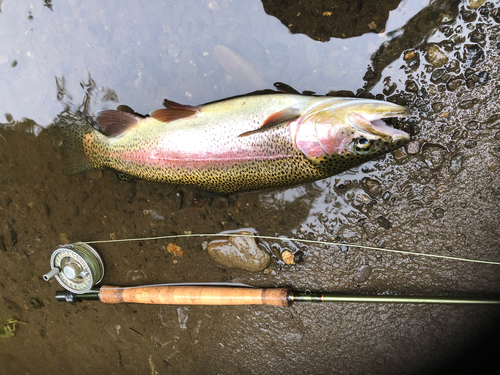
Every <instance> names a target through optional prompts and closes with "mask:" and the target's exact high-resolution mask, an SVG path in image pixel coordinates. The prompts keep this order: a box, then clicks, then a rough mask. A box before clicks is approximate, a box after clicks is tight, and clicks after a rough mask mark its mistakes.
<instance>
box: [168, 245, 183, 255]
mask: <svg viewBox="0 0 500 375" xmlns="http://www.w3.org/2000/svg"><path fill="white" fill-rule="evenodd" d="M167 251H168V252H169V253H170V254H172V255H174V256H176V257H181V256H182V255H183V254H184V251H182V249H181V247H180V246H177V245H176V244H174V243H169V244H168V245H167Z"/></svg>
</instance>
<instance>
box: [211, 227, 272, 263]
mask: <svg viewBox="0 0 500 375" xmlns="http://www.w3.org/2000/svg"><path fill="white" fill-rule="evenodd" d="M238 234H243V235H249V236H251V235H252V233H251V232H248V231H241V232H239V233H238ZM207 251H208V255H210V257H211V258H212V259H213V260H214V261H215V262H217V263H219V264H220V265H222V266H224V267H227V268H236V269H240V270H244V271H250V272H260V271H262V270H264V269H265V268H266V267H267V266H268V265H269V263H270V261H271V258H270V256H269V254H268V253H267V252H265V251H264V250H262V249H261V248H260V247H259V246H258V245H257V243H256V242H255V238H253V237H229V238H228V239H227V240H215V241H212V242H210V243H209V244H208V247H207Z"/></svg>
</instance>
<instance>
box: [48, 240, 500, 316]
mask: <svg viewBox="0 0 500 375" xmlns="http://www.w3.org/2000/svg"><path fill="white" fill-rule="evenodd" d="M50 263H51V271H50V272H48V273H46V274H45V275H43V278H44V280H46V281H48V280H50V279H51V278H52V277H55V278H56V279H57V281H58V282H59V283H60V284H61V285H62V286H63V287H64V288H65V289H66V291H59V292H56V299H57V300H58V301H66V302H81V301H86V300H98V301H101V302H103V303H107V304H116V303H142V304H159V305H225V306H227V305H274V306H283V307H286V306H290V305H291V304H292V303H293V302H315V303H322V302H357V303H413V304H481V305H498V304H500V299H492V298H467V297H419V296H407V297H402V296H396V297H394V296H364V295H357V296H356V295H341V294H336V293H311V292H296V291H293V290H292V289H290V288H287V287H284V288H255V287H251V286H248V285H244V284H231V283H205V284H159V285H145V286H133V287H119V286H101V287H100V288H99V289H97V290H95V289H92V288H94V287H95V285H96V284H98V283H99V282H100V281H101V280H102V279H103V277H104V263H103V261H102V259H101V257H100V256H99V254H98V253H97V251H96V250H95V249H93V248H92V247H91V246H89V245H88V244H87V243H82V242H77V243H74V244H69V245H62V246H60V247H59V248H58V249H56V250H55V251H54V252H53V254H52V256H51V259H50Z"/></svg>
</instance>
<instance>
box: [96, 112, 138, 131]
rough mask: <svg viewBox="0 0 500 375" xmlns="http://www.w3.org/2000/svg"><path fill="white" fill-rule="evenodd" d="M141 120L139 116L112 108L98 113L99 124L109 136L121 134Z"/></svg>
mask: <svg viewBox="0 0 500 375" xmlns="http://www.w3.org/2000/svg"><path fill="white" fill-rule="evenodd" d="M141 120H142V118H141V117H139V116H136V115H133V114H131V113H127V112H122V111H115V110H112V109H109V110H104V111H99V112H97V113H96V121H97V124H98V125H99V127H100V128H101V129H102V130H103V131H104V132H105V133H106V135H108V136H116V135H120V134H122V133H124V132H125V131H127V130H128V129H130V128H131V127H132V126H134V125H137V123H138V122H139V121H141Z"/></svg>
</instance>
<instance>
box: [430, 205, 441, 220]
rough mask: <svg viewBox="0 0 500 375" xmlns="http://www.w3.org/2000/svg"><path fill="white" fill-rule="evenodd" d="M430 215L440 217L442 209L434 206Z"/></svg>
mask: <svg viewBox="0 0 500 375" xmlns="http://www.w3.org/2000/svg"><path fill="white" fill-rule="evenodd" d="M432 216H434V218H435V219H441V218H442V217H443V216H444V210H443V209H442V208H441V207H439V208H436V209H435V210H434V212H433V213H432Z"/></svg>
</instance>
